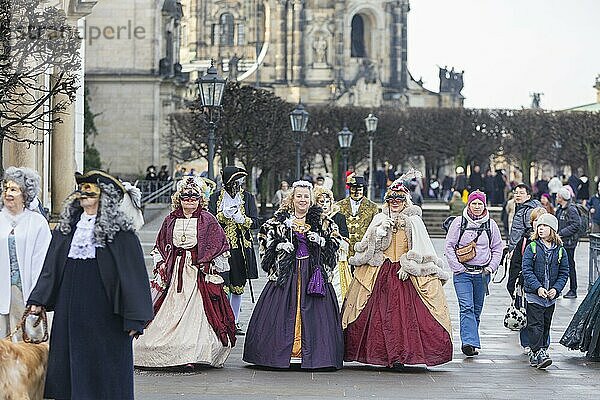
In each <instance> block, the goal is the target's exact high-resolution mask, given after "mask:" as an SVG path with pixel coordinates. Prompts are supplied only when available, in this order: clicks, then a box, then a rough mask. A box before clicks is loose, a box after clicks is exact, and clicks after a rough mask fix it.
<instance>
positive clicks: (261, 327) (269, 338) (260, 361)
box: [243, 259, 344, 369]
mask: <svg viewBox="0 0 600 400" xmlns="http://www.w3.org/2000/svg"><path fill="white" fill-rule="evenodd" d="M298 262H299V263H300V274H301V288H300V315H301V319H302V368H331V367H333V368H336V369H340V368H342V364H343V357H344V337H343V333H342V322H341V317H340V312H339V307H338V303H337V300H336V297H335V292H334V290H333V286H332V285H331V284H330V283H328V284H326V293H325V297H315V296H309V295H307V294H306V286H307V284H308V281H309V279H310V275H309V271H310V268H309V265H308V259H302V260H299V261H298ZM297 291H298V267H297V264H296V267H295V268H294V271H293V273H292V275H291V277H290V279H288V280H287V282H285V284H284V285H283V286H278V285H277V283H276V282H273V281H269V282H267V284H266V285H265V288H264V289H263V291H262V293H261V295H260V298H259V299H258V302H257V303H256V306H255V307H254V312H253V313H252V317H251V318H250V322H249V323H248V329H247V331H246V340H245V344H244V356H243V360H244V361H246V362H247V363H250V364H256V365H262V366H266V367H272V368H288V367H289V366H290V357H291V354H292V345H293V343H294V327H295V322H296V304H297V297H298V296H297Z"/></svg>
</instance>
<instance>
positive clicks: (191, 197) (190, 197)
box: [179, 193, 200, 201]
mask: <svg viewBox="0 0 600 400" xmlns="http://www.w3.org/2000/svg"><path fill="white" fill-rule="evenodd" d="M198 199H200V195H199V194H196V193H182V194H180V195H179V200H181V201H196V200H198Z"/></svg>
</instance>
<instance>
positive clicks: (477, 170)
mask: <svg viewBox="0 0 600 400" xmlns="http://www.w3.org/2000/svg"><path fill="white" fill-rule="evenodd" d="M468 188H469V193H471V192H474V191H476V190H483V176H481V167H479V165H476V166H474V167H473V171H472V172H471V175H470V176H469V186H468Z"/></svg>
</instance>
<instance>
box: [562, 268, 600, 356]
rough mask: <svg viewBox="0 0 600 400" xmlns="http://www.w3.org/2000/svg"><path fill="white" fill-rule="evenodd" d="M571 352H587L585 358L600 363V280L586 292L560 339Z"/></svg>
mask: <svg viewBox="0 0 600 400" xmlns="http://www.w3.org/2000/svg"><path fill="white" fill-rule="evenodd" d="M560 344H562V345H563V346H566V347H568V348H569V349H571V350H580V351H582V352H587V354H586V355H587V357H588V358H590V359H591V360H594V361H600V278H598V279H596V282H595V283H594V285H593V286H592V287H591V288H590V290H589V291H588V294H587V296H585V299H583V301H582V302H581V304H580V305H579V308H578V309H577V312H576V313H575V315H574V316H573V319H572V320H571V323H569V326H568V327H567V329H566V331H565V333H564V334H563V336H562V338H561V339H560Z"/></svg>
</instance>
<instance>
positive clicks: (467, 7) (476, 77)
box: [408, 0, 600, 109]
mask: <svg viewBox="0 0 600 400" xmlns="http://www.w3.org/2000/svg"><path fill="white" fill-rule="evenodd" d="M410 6H411V11H410V12H409V14H408V65H409V70H410V72H411V73H412V75H413V77H414V78H415V79H417V80H418V79H419V78H420V77H422V78H423V81H424V82H425V84H424V86H425V87H426V88H427V89H431V90H434V91H436V92H437V91H438V88H439V80H438V69H437V65H440V66H442V67H443V66H445V65H447V66H448V68H449V69H450V67H452V66H453V67H455V69H457V70H459V71H461V70H464V71H465V75H464V82H465V87H464V89H463V91H462V93H463V95H464V96H465V97H466V100H465V106H466V107H475V108H480V107H481V108H500V107H502V108H504V107H507V108H508V107H510V108H520V107H521V106H525V107H529V106H530V104H531V97H530V94H531V93H532V92H541V93H544V95H543V96H542V98H541V104H542V107H543V108H547V109H564V108H569V107H574V106H579V105H583V104H589V103H594V102H595V101H596V90H595V89H594V88H593V85H594V82H595V78H596V76H597V75H598V74H600V0H411V2H410Z"/></svg>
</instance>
